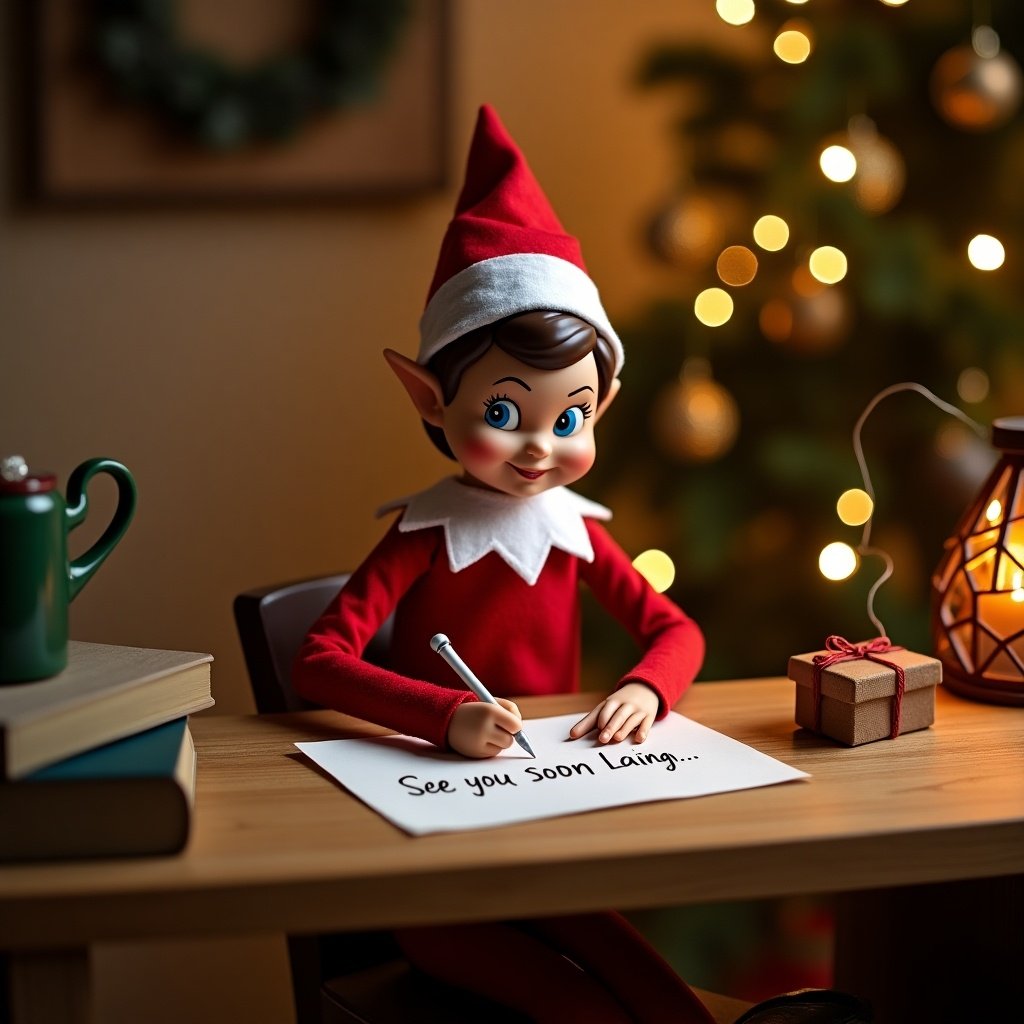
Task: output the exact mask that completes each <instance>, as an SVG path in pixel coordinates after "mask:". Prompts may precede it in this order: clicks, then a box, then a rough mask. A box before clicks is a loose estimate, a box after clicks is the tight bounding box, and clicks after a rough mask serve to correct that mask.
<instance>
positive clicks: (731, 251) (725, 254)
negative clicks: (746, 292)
mask: <svg viewBox="0 0 1024 1024" xmlns="http://www.w3.org/2000/svg"><path fill="white" fill-rule="evenodd" d="M716 269H717V270H718V276H719V277H720V278H721V279H722V280H723V281H724V282H725V283H726V284H730V285H733V286H734V287H742V286H743V285H745V284H750V282H751V281H753V280H754V277H755V275H756V274H757V257H756V256H755V255H754V254H753V253H752V252H751V251H750V250H749V249H748V248H747V247H746V246H745V245H730V246H729V248H728V249H724V250H723V251H722V254H721V256H719V257H718V264H717V267H716Z"/></svg>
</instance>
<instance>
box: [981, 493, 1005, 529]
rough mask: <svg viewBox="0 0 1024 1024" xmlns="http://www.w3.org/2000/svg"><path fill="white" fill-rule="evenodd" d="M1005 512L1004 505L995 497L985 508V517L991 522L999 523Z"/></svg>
mask: <svg viewBox="0 0 1024 1024" xmlns="http://www.w3.org/2000/svg"><path fill="white" fill-rule="evenodd" d="M1002 514H1003V506H1002V503H1001V502H1000V501H999V499H998V498H994V499H993V500H992V501H991V502H989V506H988V508H987V509H985V518H986V519H987V520H988V521H989V522H990V523H998V522H999V517H1000V516H1002Z"/></svg>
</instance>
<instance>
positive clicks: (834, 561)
mask: <svg viewBox="0 0 1024 1024" xmlns="http://www.w3.org/2000/svg"><path fill="white" fill-rule="evenodd" d="M856 568H857V552H856V551H854V550H853V548H851V547H850V545H849V544H844V543H843V542H842V541H841V540H836V541H833V542H832V543H831V544H826V545H825V546H824V547H823V548H822V549H821V554H820V555H818V569H819V571H820V572H821V575H822V576H824V577H825V579H827V580H845V579H846V578H847V577H848V576H850V575H852V573H853V571H854V570H855V569H856Z"/></svg>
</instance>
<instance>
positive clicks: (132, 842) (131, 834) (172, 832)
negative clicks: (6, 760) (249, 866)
mask: <svg viewBox="0 0 1024 1024" xmlns="http://www.w3.org/2000/svg"><path fill="white" fill-rule="evenodd" d="M195 771H196V755H195V747H194V746H193V743H192V735H191V733H190V732H189V728H188V719H187V718H178V719H176V720H174V721H172V722H167V723H165V724H163V725H158V726H156V727H155V728H153V729H147V730H145V731H144V732H140V733H137V734H136V735H134V736H128V737H126V738H125V739H121V740H117V741H115V742H113V743H108V744H106V745H104V746H102V747H96V748H95V749H93V750H89V751H86V752H85V753H82V754H77V755H76V756H74V757H69V758H67V759H66V760H64V761H59V762H57V763H56V764H52V765H49V766H47V767H46V768H41V769H39V770H38V771H35V772H32V773H30V774H29V775H26V776H25V777H23V778H21V779H17V780H14V781H8V782H0V861H17V860H51V859H59V858H80V857H124V856H137V855H140V854H160V853H177V852H178V851H179V850H181V849H182V848H183V847H184V846H185V843H186V842H187V840H188V834H189V825H190V823H191V817H192V801H193V796H194V793H195Z"/></svg>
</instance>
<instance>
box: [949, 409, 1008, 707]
mask: <svg viewBox="0 0 1024 1024" xmlns="http://www.w3.org/2000/svg"><path fill="white" fill-rule="evenodd" d="M992 444H993V445H994V446H995V447H996V448H998V449H999V450H1000V452H1001V453H1002V457H1001V458H1000V460H999V462H998V463H997V464H996V467H995V469H993V470H992V473H991V475H990V476H989V478H988V480H986V482H985V486H984V487H983V488H982V489H981V493H980V494H979V495H978V497H977V498H976V499H975V500H974V502H973V504H972V505H971V506H970V508H969V509H968V510H967V513H966V515H965V516H964V517H963V519H962V520H961V522H960V524H959V526H958V527H957V530H956V533H955V535H954V536H953V537H951V538H950V539H949V540H948V541H946V553H945V555H944V556H943V558H942V560H941V562H940V563H939V566H938V568H937V569H936V570H935V574H934V575H933V577H932V609H933V615H932V627H933V631H934V637H935V653H936V656H937V657H938V658H939V660H940V661H941V662H942V664H943V669H944V671H943V682H944V684H945V685H946V686H948V687H949V689H951V690H953V691H954V692H955V693H958V694H960V695H961V696H964V697H972V698H974V699H975V700H983V701H988V702H990V703H993V704H1020V705H1024V416H1015V417H1011V418H1007V419H998V420H996V421H995V422H994V423H993V425H992Z"/></svg>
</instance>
